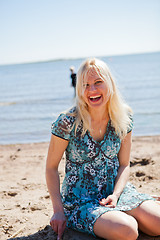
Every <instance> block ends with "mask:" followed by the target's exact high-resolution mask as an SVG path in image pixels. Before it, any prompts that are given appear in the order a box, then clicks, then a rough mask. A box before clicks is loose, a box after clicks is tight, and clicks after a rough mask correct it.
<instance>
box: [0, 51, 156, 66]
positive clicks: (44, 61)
mask: <svg viewBox="0 0 160 240" xmlns="http://www.w3.org/2000/svg"><path fill="white" fill-rule="evenodd" d="M152 53H160V50H157V51H148V52H139V53H124V54H123V53H120V54H113V55H99V56H95V57H97V58H102V57H118V56H128V55H141V54H152ZM90 57H92V56H88V57H87V56H84V57H63V58H55V59H54V58H53V59H48V60H35V61H26V62H17V63H4V64H0V66H9V65H23V64H37V63H47V62H58V61H69V60H80V59H85V58H90Z"/></svg>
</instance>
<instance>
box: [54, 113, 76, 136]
mask: <svg viewBox="0 0 160 240" xmlns="http://www.w3.org/2000/svg"><path fill="white" fill-rule="evenodd" d="M73 122H74V120H73V117H71V116H67V115H66V114H60V115H59V117H58V118H57V120H56V121H55V122H53V123H52V126H51V133H52V134H53V135H55V136H57V137H60V138H63V139H65V140H69V139H70V133H71V130H72V129H73Z"/></svg>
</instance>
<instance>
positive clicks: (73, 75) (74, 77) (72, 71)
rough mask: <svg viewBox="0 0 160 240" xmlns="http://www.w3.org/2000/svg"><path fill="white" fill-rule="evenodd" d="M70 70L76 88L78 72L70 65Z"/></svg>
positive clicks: (73, 85)
mask: <svg viewBox="0 0 160 240" xmlns="http://www.w3.org/2000/svg"><path fill="white" fill-rule="evenodd" d="M70 71H71V76H70V77H71V79H72V82H71V84H72V87H74V89H76V73H75V72H74V67H73V66H72V67H70Z"/></svg>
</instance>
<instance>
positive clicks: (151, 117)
mask: <svg viewBox="0 0 160 240" xmlns="http://www.w3.org/2000/svg"><path fill="white" fill-rule="evenodd" d="M101 59H102V60H104V61H105V62H106V63H107V64H108V65H109V66H110V68H111V70H112V73H113V75H114V76H115V79H116V81H117V83H118V86H119V88H120V90H121V92H122V94H123V96H124V98H125V99H126V101H127V102H128V103H129V104H130V106H131V107H132V109H133V111H134V130H133V135H157V134H160V53H152V54H138V55H126V56H114V57H103V58H101ZM82 61H83V59H78V60H61V61H53V62H44V63H34V64H17V65H6V66H0V144H9V143H27V142H41V141H49V139H50V126H51V122H52V121H53V120H54V119H55V118H56V116H57V114H58V113H59V112H61V111H63V110H65V109H68V108H69V107H71V106H72V105H73V103H74V90H73V88H72V87H71V79H70V72H69V67H70V66H71V65H74V66H75V68H76V70H77V68H78V67H79V65H80V64H81V62H82Z"/></svg>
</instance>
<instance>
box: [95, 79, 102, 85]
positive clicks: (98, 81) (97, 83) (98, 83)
mask: <svg viewBox="0 0 160 240" xmlns="http://www.w3.org/2000/svg"><path fill="white" fill-rule="evenodd" d="M101 83H103V81H102V80H97V81H96V82H95V84H96V85H100V84H101Z"/></svg>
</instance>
